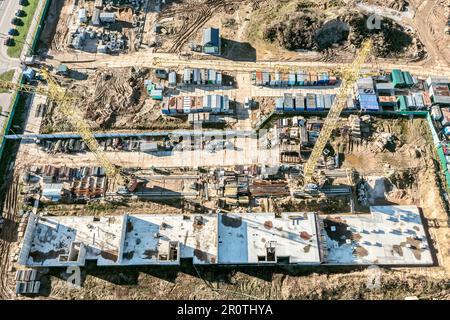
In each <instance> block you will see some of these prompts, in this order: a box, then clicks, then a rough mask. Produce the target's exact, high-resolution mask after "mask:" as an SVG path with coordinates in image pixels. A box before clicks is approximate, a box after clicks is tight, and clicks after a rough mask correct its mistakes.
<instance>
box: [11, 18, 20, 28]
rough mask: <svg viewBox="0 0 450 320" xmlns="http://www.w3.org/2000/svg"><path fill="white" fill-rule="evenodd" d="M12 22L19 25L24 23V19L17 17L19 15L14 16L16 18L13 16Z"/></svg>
mask: <svg viewBox="0 0 450 320" xmlns="http://www.w3.org/2000/svg"><path fill="white" fill-rule="evenodd" d="M11 23H12V24H13V25H15V26H17V25H19V24H21V23H22V20H21V19H19V18H17V17H14V18H12V20H11Z"/></svg>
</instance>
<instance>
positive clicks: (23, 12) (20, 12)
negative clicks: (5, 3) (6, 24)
mask: <svg viewBox="0 0 450 320" xmlns="http://www.w3.org/2000/svg"><path fill="white" fill-rule="evenodd" d="M15 16H16V17H24V16H25V11H23V10H20V9H17V10H16V12H15Z"/></svg>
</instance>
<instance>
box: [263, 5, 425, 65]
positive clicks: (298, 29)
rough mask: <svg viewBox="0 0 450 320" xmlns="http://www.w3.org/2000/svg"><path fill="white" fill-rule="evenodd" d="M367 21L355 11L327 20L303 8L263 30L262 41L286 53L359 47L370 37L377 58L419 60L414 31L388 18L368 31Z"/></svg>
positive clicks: (420, 51)
mask: <svg viewBox="0 0 450 320" xmlns="http://www.w3.org/2000/svg"><path fill="white" fill-rule="evenodd" d="M368 19H369V16H368V15H366V14H364V13H362V12H360V11H358V10H346V11H344V13H341V14H338V15H337V17H336V18H335V19H332V20H326V19H325V16H324V15H323V13H321V11H319V10H315V9H314V10H312V9H302V11H301V12H300V11H297V12H294V13H290V14H287V15H285V16H284V17H283V19H282V20H281V21H276V22H274V23H272V24H271V25H269V26H268V27H266V29H265V30H264V32H263V38H264V39H265V40H266V41H269V42H275V41H276V42H277V43H278V44H279V45H280V46H282V47H283V48H285V49H287V50H298V49H303V50H317V51H324V50H327V49H330V48H332V47H336V46H337V47H339V48H340V49H344V48H346V47H350V48H351V47H353V48H355V47H356V48H358V47H359V46H360V45H361V43H362V42H363V40H364V39H367V38H369V37H371V38H372V39H373V42H374V48H375V50H374V51H375V55H376V56H378V57H382V58H393V57H413V58H422V57H423V56H424V55H425V52H424V47H423V45H422V43H421V42H420V40H418V39H417V38H416V36H415V34H414V32H413V31H411V30H406V29H405V28H404V27H403V26H401V25H399V24H398V23H396V22H394V21H393V20H390V19H388V18H381V28H378V29H377V28H374V29H369V28H368V27H367V21H368Z"/></svg>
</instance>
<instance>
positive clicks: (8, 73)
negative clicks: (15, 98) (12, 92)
mask: <svg viewBox="0 0 450 320" xmlns="http://www.w3.org/2000/svg"><path fill="white" fill-rule="evenodd" d="M13 77H14V70H9V71H6V72H3V73H1V74H0V80H3V81H9V82H11V81H12V79H13ZM8 91H9V90H6V89H3V88H0V93H6V92H8Z"/></svg>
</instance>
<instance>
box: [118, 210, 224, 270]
mask: <svg viewBox="0 0 450 320" xmlns="http://www.w3.org/2000/svg"><path fill="white" fill-rule="evenodd" d="M216 235H217V216H216V215H195V216H183V215H171V214H170V215H168V214H161V215H156V214H152V215H129V216H128V219H127V222H126V232H125V239H124V245H123V259H122V261H121V264H123V265H143V264H179V259H180V258H192V259H193V263H194V264H214V263H216V262H217V236H216ZM175 243H177V244H176V246H177V248H178V249H177V254H176V258H175V259H174V258H173V257H172V260H170V259H166V257H168V256H169V253H170V246H171V244H172V245H175Z"/></svg>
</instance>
